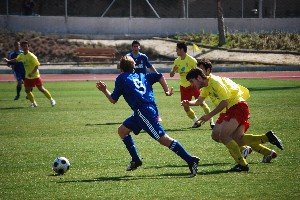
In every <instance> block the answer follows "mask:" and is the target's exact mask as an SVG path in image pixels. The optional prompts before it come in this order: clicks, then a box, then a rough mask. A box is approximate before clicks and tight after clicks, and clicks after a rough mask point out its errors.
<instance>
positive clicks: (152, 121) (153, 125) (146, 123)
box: [123, 107, 166, 140]
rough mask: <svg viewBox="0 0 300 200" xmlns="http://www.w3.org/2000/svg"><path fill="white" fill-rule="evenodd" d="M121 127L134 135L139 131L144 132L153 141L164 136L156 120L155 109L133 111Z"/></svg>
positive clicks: (163, 131)
mask: <svg viewBox="0 0 300 200" xmlns="http://www.w3.org/2000/svg"><path fill="white" fill-rule="evenodd" d="M123 125H124V126H125V127H126V128H128V129H130V130H132V131H133V133H134V134H136V135H137V134H139V133H140V131H141V130H145V131H146V132H147V133H148V134H149V135H150V136H151V137H152V138H153V139H155V140H158V139H159V138H161V137H162V136H164V135H165V134H166V133H165V130H164V128H163V127H162V126H161V124H160V123H159V122H158V120H157V109H156V108H155V107H147V108H146V109H138V110H136V111H134V113H133V115H132V116H130V117H129V118H127V119H126V120H125V121H124V122H123Z"/></svg>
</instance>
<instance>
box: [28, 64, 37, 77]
mask: <svg viewBox="0 0 300 200" xmlns="http://www.w3.org/2000/svg"><path fill="white" fill-rule="evenodd" d="M38 68H39V66H38V65H37V66H35V67H34V68H33V70H32V71H31V72H30V73H29V74H28V77H32V76H33V74H34V73H36V72H37V70H38Z"/></svg>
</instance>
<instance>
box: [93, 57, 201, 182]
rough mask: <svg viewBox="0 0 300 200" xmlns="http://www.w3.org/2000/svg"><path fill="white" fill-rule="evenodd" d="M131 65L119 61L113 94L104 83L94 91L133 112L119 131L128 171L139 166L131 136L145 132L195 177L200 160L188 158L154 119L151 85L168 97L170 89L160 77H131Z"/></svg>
mask: <svg viewBox="0 0 300 200" xmlns="http://www.w3.org/2000/svg"><path fill="white" fill-rule="evenodd" d="M134 64H135V62H134V60H133V59H132V58H131V57H130V56H128V55H126V56H124V57H122V58H121V60H120V64H119V68H120V71H121V74H120V75H119V76H118V77H117V78H116V81H115V88H114V90H113V92H112V93H111V92H110V91H109V90H108V89H107V86H106V84H105V83H104V82H102V81H98V82H97V83H96V87H97V88H98V89H99V90H100V91H101V92H103V94H104V95H105V96H106V97H107V98H108V100H109V101H110V102H111V103H113V104H115V103H116V102H117V101H118V100H119V98H120V97H121V96H123V97H124V99H125V101H126V102H127V104H128V105H129V106H130V108H131V109H132V110H133V114H132V115H131V116H130V117H128V118H127V119H126V120H125V121H124V122H123V124H122V125H120V127H119V128H118V134H119V136H120V138H121V139H122V141H123V143H124V144H125V146H126V148H127V150H128V152H129V154H130V156H131V161H130V164H129V166H128V167H127V171H132V170H135V169H137V168H138V167H139V166H141V165H142V160H141V158H140V156H139V155H138V153H137V148H136V145H135V143H134V140H133V138H132V137H131V135H130V132H133V133H134V134H136V135H137V134H139V133H140V131H141V130H145V131H146V132H147V133H148V134H149V135H150V136H151V137H152V138H153V139H155V140H157V141H158V142H159V143H160V144H161V145H164V146H166V147H168V148H169V149H170V150H172V151H173V152H175V153H176V154H177V155H178V156H180V157H181V158H182V159H183V160H185V161H186V162H187V164H188V166H189V169H190V172H191V177H193V176H196V174H197V170H198V163H199V160H200V159H199V158H198V157H196V156H191V155H190V154H189V153H188V152H187V151H186V150H185V149H184V148H183V146H182V145H181V144H180V143H179V142H178V141H176V140H175V139H173V138H171V137H170V136H168V135H167V134H166V132H165V130H164V128H163V127H162V125H161V124H160V123H159V122H158V119H157V116H158V112H157V107H156V103H155V99H154V95H153V88H152V85H153V84H154V83H156V82H159V83H160V84H161V86H162V88H163V89H164V91H165V94H166V95H167V96H171V95H172V94H173V89H172V88H171V89H170V88H169V87H168V85H167V82H166V80H165V78H164V77H163V75H162V74H160V73H148V74H143V73H134Z"/></svg>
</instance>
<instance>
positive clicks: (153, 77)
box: [111, 73, 165, 140]
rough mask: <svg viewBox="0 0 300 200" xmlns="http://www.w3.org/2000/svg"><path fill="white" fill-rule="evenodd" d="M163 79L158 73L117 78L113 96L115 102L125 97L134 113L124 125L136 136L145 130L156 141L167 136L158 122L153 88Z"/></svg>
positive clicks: (131, 74)
mask: <svg viewBox="0 0 300 200" xmlns="http://www.w3.org/2000/svg"><path fill="white" fill-rule="evenodd" d="M161 77H162V74H157V73H148V74H143V73H140V74H137V73H122V74H120V75H119V76H118V77H117V79H116V82H115V89H114V91H113V92H112V94H111V97H112V99H114V100H115V101H118V99H119V98H120V96H121V95H123V97H124V99H125V101H126V102H127V103H128V105H129V106H130V107H131V109H132V110H133V111H134V113H133V115H131V116H130V117H128V118H127V119H126V120H125V121H124V122H123V125H124V126H125V127H127V128H128V129H130V130H132V131H133V133H134V134H139V133H140V131H141V130H142V129H143V130H145V131H146V132H147V133H148V134H149V135H150V136H151V137H152V138H154V139H155V140H158V139H159V138H160V137H162V136H163V135H165V130H164V128H163V127H162V126H161V124H160V123H159V122H158V121H157V116H158V111H157V106H156V103H155V99H154V95H153V88H152V85H153V84H154V83H156V82H158V81H159V79H160V78H161Z"/></svg>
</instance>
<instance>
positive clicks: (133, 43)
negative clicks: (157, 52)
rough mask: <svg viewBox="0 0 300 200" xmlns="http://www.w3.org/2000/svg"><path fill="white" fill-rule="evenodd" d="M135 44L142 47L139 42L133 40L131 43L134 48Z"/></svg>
mask: <svg viewBox="0 0 300 200" xmlns="http://www.w3.org/2000/svg"><path fill="white" fill-rule="evenodd" d="M135 44H137V45H139V46H141V44H140V43H139V41H137V40H133V42H132V43H131V46H132V47H133V45H135Z"/></svg>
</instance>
